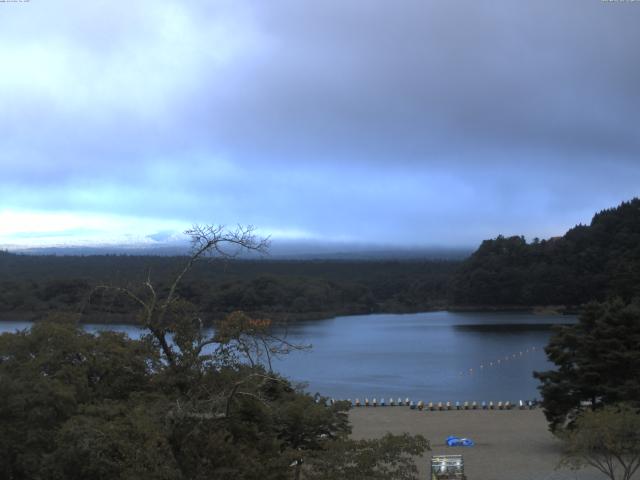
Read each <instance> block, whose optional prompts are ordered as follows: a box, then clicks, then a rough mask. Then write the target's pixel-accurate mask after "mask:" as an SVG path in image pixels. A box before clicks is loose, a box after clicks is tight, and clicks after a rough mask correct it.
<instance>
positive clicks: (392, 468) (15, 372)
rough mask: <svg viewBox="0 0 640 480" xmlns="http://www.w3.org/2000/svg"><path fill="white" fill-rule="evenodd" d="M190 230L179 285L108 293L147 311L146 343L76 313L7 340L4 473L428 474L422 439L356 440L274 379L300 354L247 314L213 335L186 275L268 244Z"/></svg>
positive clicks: (332, 415) (328, 412)
mask: <svg viewBox="0 0 640 480" xmlns="http://www.w3.org/2000/svg"><path fill="white" fill-rule="evenodd" d="M190 233H191V235H192V238H193V254H192V256H191V257H190V258H189V260H188V262H187V263H186V265H185V266H184V268H182V269H180V270H179V271H178V272H177V273H176V276H175V279H174V281H173V282H172V283H171V284H170V285H169V286H168V288H166V289H162V290H159V289H156V288H155V287H154V285H153V282H152V281H151V279H150V278H147V280H146V281H144V282H143V284H142V285H141V286H140V288H138V289H135V288H121V287H112V286H103V287H101V288H102V289H109V290H111V291H113V290H115V291H117V292H119V293H120V294H121V295H123V296H126V297H128V298H130V299H131V300H132V301H134V302H136V303H137V304H138V305H139V307H140V321H141V324H142V325H143V327H144V334H143V335H142V336H141V338H140V339H130V338H128V337H126V336H124V335H122V334H118V333H114V332H101V333H98V334H96V335H93V334H89V333H86V332H85V331H83V330H82V329H81V328H80V327H79V326H78V322H77V320H78V318H72V317H70V316H69V315H66V316H62V317H54V318H51V319H49V321H46V322H42V323H37V324H35V325H34V326H33V327H32V328H31V329H30V330H29V331H22V332H18V333H15V334H3V335H0V425H1V427H2V428H0V477H2V478H6V479H10V480H23V479H25V480H26V479H60V480H62V479H71V480H74V479H78V480H79V479H87V478H91V479H96V480H101V479H105V480H106V479H109V480H111V479H114V478H118V479H131V480H133V479H140V478H145V479H151V480H154V479H162V480H164V479H167V480H169V479H176V480H178V479H180V480H182V479H185V480H186V479H205V478H206V479H209V478H216V479H237V480H243V479H247V480H254V479H255V480H263V479H264V480H270V479H273V480H279V479H283V480H284V479H291V478H299V479H303V478H309V479H314V480H329V479H334V478H344V479H352V480H360V479H362V480H365V479H377V478H381V479H382V478H385V479H414V478H417V469H416V466H415V464H414V462H413V457H412V456H413V455H420V454H421V453H423V452H424V450H425V449H427V448H428V443H427V441H426V440H425V439H424V438H422V437H420V436H418V437H408V436H400V437H394V436H387V437H384V438H383V439H380V440H371V441H358V442H356V441H351V440H349V439H348V434H349V433H350V427H349V424H348V419H347V414H346V411H347V409H348V406H347V405H345V404H344V403H340V402H338V403H336V404H333V405H329V404H327V402H326V401H325V399H323V398H320V399H319V401H318V399H317V398H314V397H312V396H310V395H309V394H307V393H305V392H303V391H302V390H301V389H300V388H297V387H295V386H293V385H291V383H290V382H288V381H287V380H285V379H283V378H281V377H280V376H279V375H277V374H276V373H274V372H272V371H271V368H270V362H269V360H270V356H271V355H279V354H285V353H287V352H288V351H290V350H291V349H292V348H300V346H297V345H291V344H289V343H288V342H287V341H286V339H282V338H278V337H276V336H273V335H272V334H271V333H270V329H269V322H268V320H264V319H263V320H256V319H252V318H250V317H248V316H247V315H245V314H242V313H239V312H238V313H235V314H233V315H230V316H229V317H227V318H226V319H225V321H224V322H222V323H221V324H220V325H219V326H218V328H217V329H216V334H215V335H213V336H212V335H211V334H209V335H207V334H206V331H205V330H203V328H202V321H201V318H200V316H199V312H198V311H197V309H196V308H194V307H193V305H191V304H189V303H188V302H186V301H184V299H182V298H181V297H180V295H179V293H178V292H179V286H180V283H181V281H182V279H183V278H184V276H185V275H187V274H188V272H189V270H190V269H191V267H192V266H193V264H194V262H196V261H198V260H200V259H201V258H204V257H205V256H206V255H208V254H210V253H212V252H214V253H217V254H219V255H222V256H228V255H232V254H233V251H230V250H225V248H226V247H233V248H236V247H237V248H245V249H247V248H248V249H255V250H259V249H262V248H265V246H266V245H265V243H263V242H262V241H259V240H256V239H255V238H254V237H253V235H252V231H251V229H238V230H235V231H227V230H225V229H223V228H221V227H215V228H213V227H206V228H196V229H194V230H192V231H191V232H190ZM336 475H338V476H336Z"/></svg>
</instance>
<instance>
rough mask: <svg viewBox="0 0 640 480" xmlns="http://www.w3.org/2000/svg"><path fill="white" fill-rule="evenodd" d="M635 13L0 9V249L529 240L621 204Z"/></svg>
mask: <svg viewBox="0 0 640 480" xmlns="http://www.w3.org/2000/svg"><path fill="white" fill-rule="evenodd" d="M639 24H640V2H632V1H627V2H624V1H615V2H613V1H602V0H521V1H518V2H514V1H513V0H483V1H477V0H476V1H469V0H457V1H455V2H454V1H448V0H400V1H389V0H386V1H380V0H349V1H344V0H323V1H321V2H317V1H315V2H314V1H300V0H269V1H268V2H264V1H259V0H256V1H251V0H247V1H239V0H229V1H226V0H219V1H196V0H194V1H189V2H183V1H176V2H173V1H162V0H153V1H149V0H137V1H136V2H114V1H108V0H92V1H91V2H86V1H80V0H76V1H65V0H55V1H51V0H46V1H45V0H30V1H22V2H0V167H1V168H0V246H4V247H5V248H15V247H20V246H22V247H24V246H44V245H102V244H114V243H128V244H140V243H142V244H162V243H163V242H169V241H173V240H175V239H176V238H179V234H180V232H182V231H184V230H185V229H186V228H188V227H189V226H190V225H192V224H225V225H236V224H242V225H247V224H252V225H255V226H256V227H257V228H258V229H259V232H261V233H262V234H264V235H271V236H272V239H273V241H274V242H277V241H279V240H282V241H284V240H287V241H298V240H300V241H312V242H329V243H330V242H341V243H353V244H362V245H365V244H366V245H389V246H403V247H412V246H434V245H441V246H442V245H446V246H465V247H467V246H475V245H477V244H478V243H479V242H480V241H481V240H483V239H485V238H492V237H495V236H497V235H498V234H504V235H516V234H517V235H520V234H522V235H525V236H527V237H528V238H533V237H534V236H539V237H541V238H545V237H550V236H555V235H561V234H563V233H564V232H565V231H566V230H567V229H568V228H570V227H572V226H573V225H575V224H578V223H588V222H589V221H590V219H591V217H592V215H593V213H595V212H596V211H598V210H601V209H603V208H607V207H612V206H615V205H616V204H618V203H620V202H621V201H623V200H628V199H631V198H632V197H634V196H637V195H639V194H640V51H639V50H638V46H639V45H640V28H638V25H639Z"/></svg>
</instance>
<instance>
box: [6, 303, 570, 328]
mask: <svg viewBox="0 0 640 480" xmlns="http://www.w3.org/2000/svg"><path fill="white" fill-rule="evenodd" d="M580 310H581V309H580V307H568V306H565V305H528V306H519V305H515V306H514V305H452V306H449V307H440V306H438V307H434V308H432V309H424V308H421V309H415V310H412V309H401V310H395V311H353V310H345V311H341V312H309V313H304V314H300V313H295V314H292V313H283V312H273V313H271V314H269V313H265V312H247V314H248V315H250V316H253V317H255V318H265V317H266V318H271V320H273V321H274V323H275V324H287V323H296V322H309V321H321V320H331V319H333V318H337V317H350V316H364V315H414V314H419V313H434V312H452V313H529V314H533V315H550V316H565V315H577V314H579V313H580ZM49 314H69V315H79V312H74V311H64V310H52V311H49V312H35V311H20V310H19V311H11V312H0V322H17V321H22V322H40V321H43V320H46V318H47V316H48V315H49ZM227 314H228V313H227V312H216V313H214V314H212V315H210V316H209V317H208V318H207V319H206V324H207V326H211V325H212V324H213V323H214V322H215V321H217V320H220V319H222V318H224V316H226V315H227ZM131 317H132V315H131V314H119V313H100V314H89V315H82V317H81V318H80V323H82V324H100V325H131V326H140V323H139V322H137V321H135V320H133V319H132V318H131Z"/></svg>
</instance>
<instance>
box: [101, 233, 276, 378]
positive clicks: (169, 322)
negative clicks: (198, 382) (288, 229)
mask: <svg viewBox="0 0 640 480" xmlns="http://www.w3.org/2000/svg"><path fill="white" fill-rule="evenodd" d="M185 234H187V235H189V237H190V238H191V251H190V254H189V257H188V259H187V261H186V262H185V264H184V265H183V266H182V268H181V269H180V270H179V272H178V273H177V274H176V276H175V277H174V278H173V280H172V282H171V283H170V284H169V288H168V292H167V293H166V294H165V295H160V294H159V293H158V291H157V290H156V288H154V285H153V283H152V281H151V276H150V274H149V275H148V276H147V279H146V281H145V282H143V285H142V289H141V291H140V289H138V290H134V289H133V288H128V287H118V286H112V285H100V286H98V287H96V289H94V291H95V290H109V291H112V292H115V293H117V294H122V295H125V296H127V297H129V298H130V299H132V300H133V301H134V302H136V303H137V304H138V305H139V306H140V307H141V312H140V320H141V325H142V327H143V328H145V329H147V330H148V331H149V333H150V334H151V336H152V337H153V339H154V341H156V342H157V343H158V345H159V347H160V349H161V351H162V354H163V357H164V359H165V360H166V362H167V364H169V365H170V366H176V365H177V363H178V362H179V361H180V360H194V359H195V358H197V357H199V356H200V354H201V353H202V351H203V349H204V348H205V347H206V346H207V345H210V344H213V343H216V339H215V337H214V336H213V335H207V334H206V333H205V330H204V328H203V322H202V319H201V318H200V316H199V315H198V313H197V312H196V311H195V309H193V308H190V307H189V305H187V304H186V303H185V302H183V301H182V300H181V299H180V297H179V295H178V294H177V289H178V287H179V285H180V283H181V282H182V280H183V279H184V277H185V275H186V274H187V273H188V272H189V271H190V270H191V269H192V268H193V266H194V265H195V264H196V262H199V261H201V260H203V259H205V258H208V257H214V258H222V259H233V258H236V257H237V256H238V255H239V254H240V253H242V252H255V253H259V254H266V253H267V251H268V248H269V239H268V238H260V237H257V236H256V234H255V228H254V227H253V226H247V227H243V226H241V225H238V226H237V227H236V228H235V229H228V228H226V227H225V226H224V225H204V226H202V225H194V226H193V227H192V228H191V229H189V230H187V231H185ZM172 317H175V318H177V321H176V320H175V318H172ZM187 317H190V318H187ZM171 334H173V335H174V342H173V345H172V342H170V340H169V336H170V335H171Z"/></svg>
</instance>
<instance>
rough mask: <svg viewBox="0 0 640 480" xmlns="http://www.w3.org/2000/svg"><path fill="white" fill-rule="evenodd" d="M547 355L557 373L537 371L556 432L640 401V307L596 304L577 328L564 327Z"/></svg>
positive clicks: (545, 403) (548, 415) (551, 424)
mask: <svg viewBox="0 0 640 480" xmlns="http://www.w3.org/2000/svg"><path fill="white" fill-rule="evenodd" d="M545 351H546V352H547V355H548V356H549V360H551V361H552V362H553V363H554V364H555V365H556V366H557V369H556V370H551V371H547V372H535V373H534V376H535V377H536V378H538V379H539V380H540V381H541V382H542V385H541V386H540V393H541V394H542V398H543V400H542V405H543V407H544V411H545V415H546V417H547V420H548V421H549V424H550V428H551V429H552V430H554V431H555V430H557V429H558V428H562V427H564V426H565V425H567V424H570V423H571V422H572V421H573V420H574V419H575V418H576V415H578V414H579V413H580V411H581V410H583V409H584V405H589V406H590V407H591V408H592V409H597V408H599V407H600V406H603V405H610V404H614V403H618V402H632V403H633V402H635V403H638V402H639V401H640V374H639V372H640V304H639V303H638V302H634V303H630V304H625V303H624V302H623V301H622V300H620V299H616V300H612V301H608V302H605V303H591V304H589V305H588V306H587V308H586V309H585V311H584V313H583V314H582V315H581V316H580V319H579V321H578V323H577V324H575V325H571V326H562V327H559V328H558V330H557V332H556V334H555V335H554V336H553V337H552V338H551V341H550V342H549V345H548V346H547V347H546V349H545Z"/></svg>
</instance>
